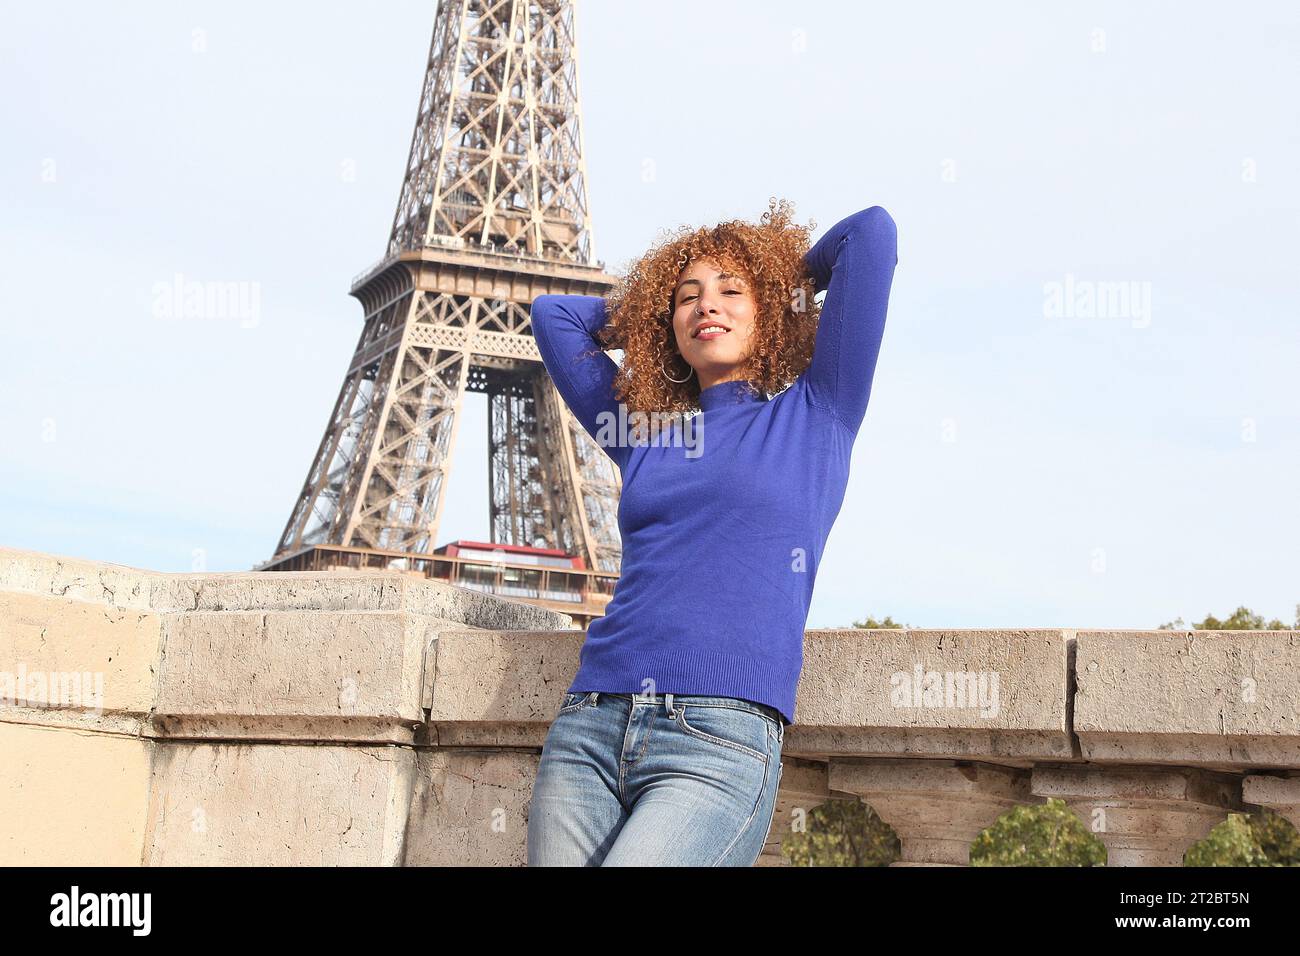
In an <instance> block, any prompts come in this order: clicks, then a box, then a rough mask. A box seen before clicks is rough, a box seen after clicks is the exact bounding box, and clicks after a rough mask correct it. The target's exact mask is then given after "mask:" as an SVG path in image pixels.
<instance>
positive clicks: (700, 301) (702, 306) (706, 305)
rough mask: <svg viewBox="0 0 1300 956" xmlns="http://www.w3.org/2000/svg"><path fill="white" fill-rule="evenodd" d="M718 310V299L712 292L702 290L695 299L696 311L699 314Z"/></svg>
mask: <svg viewBox="0 0 1300 956" xmlns="http://www.w3.org/2000/svg"><path fill="white" fill-rule="evenodd" d="M717 311H718V305H717V300H716V299H715V298H714V295H713V293H712V292H709V291H707V290H701V291H700V295H699V298H697V299H696V300H695V312H696V314H698V315H705V314H706V313H713V312H717Z"/></svg>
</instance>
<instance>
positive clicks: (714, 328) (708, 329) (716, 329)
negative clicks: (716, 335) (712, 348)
mask: <svg viewBox="0 0 1300 956" xmlns="http://www.w3.org/2000/svg"><path fill="white" fill-rule="evenodd" d="M725 331H727V330H726V329H724V328H723V327H722V326H720V325H707V326H705V327H704V328H702V329H700V330H699V331H698V332H696V333H695V334H696V336H697V337H698V336H701V335H704V334H705V333H706V332H725Z"/></svg>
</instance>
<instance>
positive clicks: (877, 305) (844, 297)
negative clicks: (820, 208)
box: [804, 206, 898, 435]
mask: <svg viewBox="0 0 1300 956" xmlns="http://www.w3.org/2000/svg"><path fill="white" fill-rule="evenodd" d="M804 262H805V263H806V265H807V266H808V271H809V272H810V273H811V275H812V276H813V279H814V281H815V282H816V285H817V291H818V292H821V291H822V290H823V289H825V290H826V297H825V299H823V300H822V308H821V316H820V318H819V321H818V325H817V340H816V342H815V344H814V346H813V359H812V364H810V365H809V366H808V369H807V371H805V372H804V375H805V376H806V380H807V386H808V390H809V392H810V393H811V395H812V398H813V403H814V404H816V405H820V406H821V407H823V408H826V409H828V410H829V411H830V412H831V414H833V415H834V416H835V417H836V418H837V419H838V420H839V421H840V423H841V424H842V425H844V426H845V427H846V428H847V429H848V430H849V431H850V432H852V433H853V434H855V435H856V434H857V431H858V429H859V428H860V427H861V425H862V419H863V418H864V417H865V416H866V412H867V400H868V399H869V398H870V396H871V380H872V378H873V377H874V375H875V371H876V358H877V356H878V355H879V354H880V340H881V338H882V336H883V335H884V332H885V312H886V310H887V308H888V306H889V290H890V286H891V285H892V284H893V281H894V266H895V265H897V264H898V229H897V227H896V226H895V225H894V220H893V218H892V217H891V216H890V215H889V213H888V212H886V211H885V209H884V207H882V206H871V207H870V208H867V209H863V210H861V211H859V212H855V213H853V215H851V216H848V217H847V218H845V219H842V220H840V221H839V222H837V223H836V224H835V225H833V226H831V228H830V229H828V230H827V231H826V234H825V235H824V236H822V237H821V238H820V239H819V240H818V241H817V242H816V243H815V244H814V245H813V247H812V248H811V249H810V250H808V254H807V255H806V256H805V257H804Z"/></svg>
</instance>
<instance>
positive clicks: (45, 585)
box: [0, 548, 156, 609]
mask: <svg viewBox="0 0 1300 956" xmlns="http://www.w3.org/2000/svg"><path fill="white" fill-rule="evenodd" d="M155 576H156V575H155V574H154V573H153V572H150V571H140V570H137V569H136V568H127V567H123V566H121V565H118V564H106V563H105V562H103V561H87V560H84V559H82V558H64V557H60V556H58V555H54V554H42V553H40V552H38V551H20V550H17V549H14V548H0V591H20V592H25V593H29V594H46V595H53V596H55V597H62V598H69V599H71V600H76V601H93V602H97V603H100V604H112V605H115V606H117V607H129V608H137V609H147V608H148V607H149V586H150V580H151V579H152V578H153V577H155Z"/></svg>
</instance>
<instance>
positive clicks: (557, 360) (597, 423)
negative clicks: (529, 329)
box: [530, 295, 626, 468]
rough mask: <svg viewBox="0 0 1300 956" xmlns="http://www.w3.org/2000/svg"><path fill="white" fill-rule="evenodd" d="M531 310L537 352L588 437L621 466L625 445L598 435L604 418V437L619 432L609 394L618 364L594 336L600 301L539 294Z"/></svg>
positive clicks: (600, 322)
mask: <svg viewBox="0 0 1300 956" xmlns="http://www.w3.org/2000/svg"><path fill="white" fill-rule="evenodd" d="M530 313H531V318H532V325H533V338H534V340H535V341H536V342H537V350H538V351H539V352H541V354H542V362H543V364H544V365H545V366H546V371H547V372H549V373H550V376H551V380H552V381H554V382H555V387H556V388H557V389H558V390H559V392H560V396H561V397H562V398H563V399H564V401H565V404H567V405H568V406H569V408H570V410H571V411H572V412H573V414H574V416H575V417H576V418H577V419H578V421H579V422H581V423H582V427H583V428H584V429H586V431H587V434H588V435H590V436H591V437H592V440H593V441H595V442H596V444H597V445H599V446H600V447H601V448H602V449H603V450H604V452H605V454H607V455H609V457H610V458H612V459H613V460H614V462H615V464H617V465H618V466H619V468H622V467H623V460H624V453H625V451H626V449H625V448H624V447H623V446H622V445H620V444H619V443H617V441H614V442H610V443H609V444H608V445H606V444H602V441H601V439H600V438H598V437H597V434H598V432H599V431H600V429H601V427H602V425H603V424H604V423H605V422H606V421H610V422H612V423H613V427H612V428H610V427H606V429H605V433H606V435H607V436H609V437H610V438H614V439H616V438H617V436H618V434H619V429H618V424H617V423H618V408H619V403H618V400H617V399H615V398H614V377H615V375H616V374H617V373H618V365H617V364H615V362H614V360H613V359H612V358H610V357H609V356H608V355H606V354H605V352H604V348H605V346H604V345H602V344H601V342H600V341H599V340H598V339H597V338H596V333H597V332H599V331H600V330H601V329H602V328H603V327H604V326H605V323H606V322H607V321H608V318H609V316H608V313H607V311H606V307H605V300H604V299H603V298H602V297H600V296H596V295H539V296H538V297H537V298H535V299H534V300H533V304H532V307H531V310H530ZM602 413H606V414H607V415H608V416H612V418H606V415H603V414H602Z"/></svg>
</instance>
